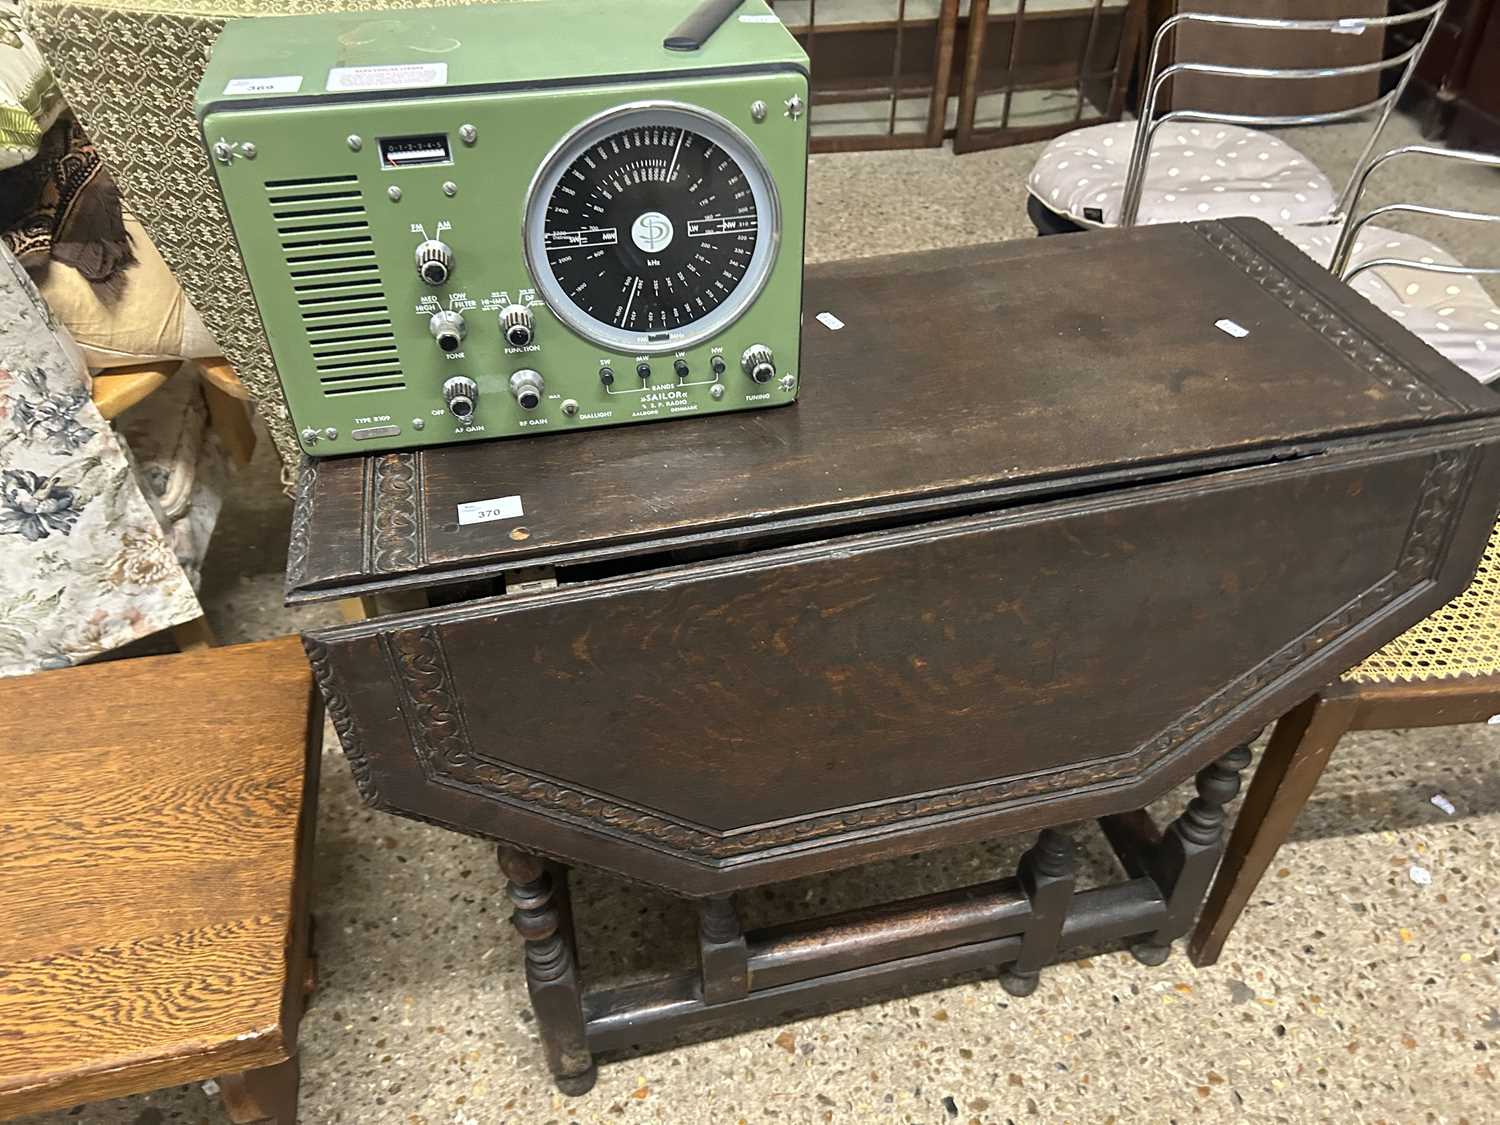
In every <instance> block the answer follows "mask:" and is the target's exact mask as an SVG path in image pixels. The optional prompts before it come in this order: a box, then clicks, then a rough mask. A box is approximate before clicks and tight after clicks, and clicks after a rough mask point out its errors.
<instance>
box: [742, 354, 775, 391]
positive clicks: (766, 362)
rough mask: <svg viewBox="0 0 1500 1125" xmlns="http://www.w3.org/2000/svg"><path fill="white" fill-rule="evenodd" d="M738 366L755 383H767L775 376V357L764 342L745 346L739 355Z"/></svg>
mask: <svg viewBox="0 0 1500 1125" xmlns="http://www.w3.org/2000/svg"><path fill="white" fill-rule="evenodd" d="M740 366H741V367H743V368H744V369H745V374H746V375H748V376H750V378H752V379H754V380H755V381H756V382H757V383H769V382H770V381H771V380H772V379H774V378H776V358H775V357H774V356H773V355H772V354H771V349H770V348H768V347H766V346H765V345H764V344H751V345H750V346H749V347H748V348H746V349H745V350H744V352H743V353H741V355H740Z"/></svg>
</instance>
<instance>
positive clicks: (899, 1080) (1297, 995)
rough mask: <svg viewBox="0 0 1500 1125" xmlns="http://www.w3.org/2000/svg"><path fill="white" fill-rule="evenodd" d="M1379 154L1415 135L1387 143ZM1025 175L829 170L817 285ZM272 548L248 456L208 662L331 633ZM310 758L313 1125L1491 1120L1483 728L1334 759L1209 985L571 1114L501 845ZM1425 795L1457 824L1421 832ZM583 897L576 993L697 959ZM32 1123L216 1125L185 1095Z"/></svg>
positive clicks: (623, 1093)
mask: <svg viewBox="0 0 1500 1125" xmlns="http://www.w3.org/2000/svg"><path fill="white" fill-rule="evenodd" d="M1394 133H1395V135H1396V136H1398V137H1402V138H1403V139H1404V138H1405V135H1407V134H1410V133H1411V130H1410V128H1409V126H1408V125H1407V124H1405V123H1404V122H1397V123H1396V126H1395V127H1394ZM1297 143H1298V144H1299V145H1300V146H1301V147H1302V148H1303V149H1304V150H1305V151H1306V152H1307V153H1308V154H1309V155H1310V156H1312V157H1313V158H1314V160H1316V161H1317V162H1318V163H1319V164H1320V165H1321V166H1323V167H1324V168H1325V169H1327V170H1328V171H1329V172H1330V174H1332V175H1335V176H1337V174H1339V173H1340V171H1341V170H1343V169H1347V167H1348V166H1349V164H1350V162H1352V160H1353V156H1354V149H1355V142H1354V140H1353V139H1352V136H1351V130H1349V129H1348V128H1339V129H1324V130H1312V131H1304V133H1302V134H1299V136H1298V137H1297ZM1037 150H1038V146H1030V147H1027V148H1015V149H1007V150H1002V151H998V152H993V153H987V154H981V155H974V156H967V157H962V158H958V159H955V158H954V157H953V156H952V154H951V153H948V152H926V151H919V152H909V153H884V154H860V155H846V156H837V157H832V156H820V157H816V158H814V160H813V162H812V179H811V189H810V193H809V194H810V204H811V208H810V213H811V218H810V221H809V228H810V229H809V235H810V251H809V253H810V257H811V258H813V259H814V260H821V259H828V258H833V257H838V256H844V255H850V254H869V253H880V252H888V251H895V250H903V249H911V248H918V247H941V246H949V245H957V244H961V243H967V242H978V241H986V240H992V239H1003V238H1015V237H1026V236H1029V234H1030V228H1029V226H1028V225H1027V223H1026V220H1025V218H1024V214H1023V203H1024V197H1023V189H1022V183H1023V181H1024V177H1025V173H1026V171H1027V170H1028V169H1029V167H1030V165H1031V163H1032V161H1033V160H1034V159H1035V156H1036V153H1037ZM1405 175H1406V176H1407V179H1406V180H1405V181H1404V182H1405V184H1406V186H1417V187H1421V186H1427V187H1431V186H1432V185H1433V183H1434V180H1433V179H1432V175H1433V174H1432V172H1431V171H1428V172H1426V173H1424V174H1422V175H1421V176H1416V175H1413V174H1412V173H1410V172H1408V173H1405ZM1445 175H1446V174H1445ZM1442 186H1443V187H1444V190H1445V194H1446V195H1447V196H1448V197H1449V198H1450V199H1454V200H1455V201H1459V202H1462V201H1463V200H1465V199H1468V200H1473V201H1477V200H1479V199H1481V198H1483V196H1484V195H1485V194H1488V195H1489V198H1490V202H1491V203H1492V204H1493V202H1494V198H1495V196H1494V193H1495V192H1496V190H1497V184H1496V182H1495V180H1494V179H1493V178H1490V177H1484V176H1472V175H1447V179H1446V180H1445V182H1444V183H1443V185H1442ZM1486 233H1487V234H1488V232H1486ZM1455 249H1459V247H1455ZM1484 251H1488V252H1489V253H1488V260H1489V261H1491V262H1494V263H1500V238H1497V237H1495V236H1490V237H1489V241H1488V242H1484V241H1481V240H1480V239H1477V238H1476V239H1471V240H1469V241H1467V242H1465V243H1464V247H1463V249H1462V250H1461V252H1462V253H1463V254H1464V256H1465V257H1466V258H1468V259H1469V260H1470V261H1474V262H1477V261H1479V260H1480V255H1481V254H1482V253H1483V252H1484ZM263 453H264V451H263ZM288 519H289V507H288V504H287V502H286V500H285V499H284V498H283V497H282V495H281V494H280V492H279V490H278V489H277V487H276V473H275V466H274V465H273V464H272V463H271V461H270V459H269V457H268V456H265V455H263V456H262V457H261V458H260V459H259V460H258V461H257V462H256V464H255V465H254V466H253V467H252V469H251V470H250V471H248V472H247V473H244V474H242V475H241V477H240V478H239V480H238V482H237V485H236V487H235V490H234V493H233V495H232V496H231V497H230V498H229V502H228V503H227V505H226V507H225V510H224V514H223V517H222V519H221V522H220V529H219V531H218V532H217V533H216V537H215V540H214V545H213V549H212V553H211V555H210V559H209V564H208V567H207V570H206V575H207V577H206V586H205V591H204V592H205V598H206V600H207V603H208V605H209V608H210V615H211V618H212V620H213V624H214V626H215V628H216V629H217V630H218V632H219V635H220V636H221V637H222V638H224V639H225V640H229V641H238V640H248V639H253V638H258V637H266V636H272V635H275V634H278V633H283V632H288V631H293V630H296V629H298V628H302V627H305V626H309V625H312V624H315V623H321V622H326V621H332V620H335V619H336V617H337V614H336V613H335V611H334V610H332V608H331V607H319V608H312V609H304V610H300V611H296V612H291V611H287V610H285V609H283V608H282V607H281V606H280V592H281V582H282V579H281V570H282V566H283V563H284V558H285V552H284V544H285V540H286V529H287V523H288ZM324 755H325V762H324V766H325V770H324V782H323V787H322V794H321V801H322V804H321V812H320V819H319V829H318V831H319V841H318V845H319V846H318V860H317V872H316V879H317V888H318V889H317V896H316V900H315V908H316V911H317V914H318V916H319V919H320V929H319V938H320V943H319V944H320V948H319V954H320V960H321V973H322V980H321V986H320V990H319V992H318V994H317V996H316V997H315V1000H314V1003H313V1006H312V1008H311V1010H310V1011H309V1012H308V1014H307V1017H306V1020H305V1022H304V1023H303V1032H302V1049H303V1054H302V1058H303V1080H302V1107H303V1109H302V1120H303V1121H304V1122H307V1123H309V1125H323V1123H365V1122H372V1123H384V1122H391V1123H401V1125H438V1123H440V1122H452V1123H474V1125H480V1123H482V1125H489V1123H498V1122H516V1123H521V1125H552V1123H556V1125H562V1123H565V1122H631V1121H639V1122H681V1123H684V1125H709V1123H715V1125H716V1123H719V1122H724V1123H728V1125H736V1123H738V1125H761V1123H765V1122H798V1123H800V1122H812V1123H819V1122H838V1123H864V1122H874V1121H891V1122H920V1123H927V1122H931V1123H934V1125H940V1123H947V1122H954V1121H956V1122H959V1123H961V1125H974V1123H983V1125H991V1123H994V1125H1000V1123H1004V1122H1021V1121H1039V1122H1101V1123H1102V1122H1121V1123H1125V1122H1131V1123H1134V1122H1156V1121H1161V1122H1167V1121H1172V1122H1178V1121H1189V1120H1192V1121H1233V1122H1273V1121H1274V1122H1321V1121H1330V1122H1339V1123H1341V1125H1343V1123H1348V1122H1393V1123H1394V1122H1415V1121H1426V1122H1444V1123H1449V1122H1451V1123H1459V1122H1469V1123H1472V1125H1480V1123H1482V1122H1495V1121H1500V1081H1497V1077H1496V1075H1497V1072H1500V971H1497V962H1500V950H1497V944H1500V731H1497V730H1496V728H1486V727H1466V728H1455V729H1447V730H1436V731H1424V732H1390V733H1380V734H1371V735H1364V736H1352V737H1350V738H1349V739H1347V740H1346V741H1345V743H1344V745H1343V747H1342V749H1341V750H1340V751H1339V753H1338V755H1337V756H1336V758H1335V760H1334V762H1333V764H1332V766H1331V767H1330V770H1329V773H1328V775H1327V776H1326V777H1325V779H1324V782H1323V784H1322V787H1321V788H1320V790H1319V792H1318V794H1317V796H1316V797H1315V799H1314V800H1313V802H1312V804H1311V806H1310V807H1309V809H1308V810H1307V812H1306V813H1305V814H1304V816H1303V817H1302V819H1301V822H1300V823H1299V825H1298V828H1297V831H1296V836H1295V840H1294V842H1293V843H1292V844H1291V845H1290V846H1289V847H1288V848H1287V849H1285V850H1284V851H1283V853H1282V855H1281V857H1280V859H1279V861H1278V863H1277V864H1276V866H1275V867H1274V868H1273V870H1272V872H1271V873H1270V875H1269V876H1268V878H1267V880H1266V882H1265V884H1264V886H1263V888H1262V889H1261V891H1260V893H1259V894H1258V895H1257V896H1256V898H1255V901H1254V902H1253V904H1252V906H1251V908H1250V909H1249V911H1248V912H1247V914H1246V916H1245V918H1244V920H1243V921H1242V923H1241V925H1240V927H1239V930H1238V931H1237V933H1236V934H1235V936H1234V938H1233V939H1232V941H1231V943H1230V945H1229V947H1228V949H1227V950H1226V952H1225V955H1224V958H1223V960H1222V961H1221V962H1220V964H1219V965H1218V966H1216V967H1214V968H1212V969H1207V970H1202V971H1199V970H1196V969H1193V968H1192V967H1191V966H1190V965H1189V964H1188V963H1187V961H1186V958H1185V957H1184V956H1183V955H1182V954H1181V953H1180V952H1178V953H1176V954H1175V955H1174V957H1173V959H1172V960H1171V961H1169V962H1168V963H1167V965H1165V966H1164V967H1161V968H1159V969H1147V968H1144V967H1142V966H1140V965H1137V964H1136V963H1135V962H1134V961H1132V960H1131V959H1130V958H1129V957H1128V956H1127V955H1125V954H1121V953H1103V954H1100V955H1098V956H1096V957H1094V958H1092V959H1090V960H1086V961H1082V962H1078V963H1074V964H1068V965H1063V966H1060V967H1057V968H1054V969H1052V970H1049V971H1048V972H1046V973H1044V974H1043V979H1042V985H1041V988H1040V989H1039V990H1038V991H1037V993H1036V994H1035V995H1034V996H1032V997H1030V998H1029V999H1026V1000H1015V999H1012V998H1011V997H1009V996H1007V995H1006V994H1005V993H1004V992H1003V991H1002V990H1001V989H1000V988H999V986H998V985H997V984H995V983H994V982H993V981H988V980H970V981H967V982H963V983H958V984H955V985H953V986H951V987H949V988H946V989H943V990H941V991H935V992H930V993H926V994H923V995H918V996H913V997H903V998H898V999H892V1000H887V1001H885V1002H884V1003H879V1004H873V1005H871V1006H869V1007H865V1008H861V1009H858V1010H853V1011H846V1012H842V1013H838V1014H834V1015H829V1016H823V1017H819V1018H813V1019H807V1020H802V1021H798V1022H795V1023H787V1024H778V1025H773V1026H769V1027H765V1028H761V1029H759V1030H753V1031H747V1032H745V1033H743V1034H740V1035H736V1036H733V1037H731V1038H726V1039H721V1040H718V1041H716V1042H711V1043H705V1044H698V1045H694V1046H686V1047H682V1048H679V1049H676V1050H672V1051H668V1052H663V1053H659V1054H655V1055H650V1056H646V1057H641V1058H636V1059H629V1060H625V1061H618V1062H614V1063H611V1064H607V1065H605V1066H603V1067H602V1068H601V1071H600V1076H599V1082H598V1085H597V1086H596V1088H595V1089H594V1091H593V1092H592V1093H590V1094H588V1095H586V1096H585V1097H583V1098H579V1099H564V1098H562V1097H561V1096H559V1095H558V1094H557V1093H556V1092H555V1091H554V1089H553V1087H552V1085H551V1082H550V1080H549V1078H548V1076H547V1074H546V1072H545V1068H544V1067H543V1065H542V1063H541V1057H540V1052H539V1049H538V1045H537V1042H536V1036H535V1032H534V1025H533V1021H532V1017H531V1015H530V1012H529V1010H528V1007H527V1003H526V994H525V986H524V983H523V981H522V975H521V967H520V958H519V948H518V942H517V941H516V939H515V938H514V936H513V934H512V933H511V931H510V929H509V927H508V925H507V924H506V917H507V915H508V907H507V904H506V902H505V900H504V896H503V892H502V882H501V878H500V875H499V872H498V870H497V869H496V866H495V863H494V858H493V852H492V850H491V848H490V847H489V846H488V845H486V844H483V843H481V842H479V841H475V840H470V839H466V838H463V837H459V836H455V835H452V834H450V833H447V832H444V831H441V830H438V829H435V828H431V827H427V826H425V825H420V824H414V823H410V822H407V821H403V820H399V819H397V818H395V817H392V816H388V815H383V814H376V813H372V812H369V811H367V810H365V809H364V808H363V807H362V806H361V805H360V804H359V802H358V800H357V798H356V795H355V793H354V789H353V786H352V784H351V782H350V779H349V774H348V770H347V768H346V767H345V765H344V762H343V760H342V756H341V754H340V752H339V750H338V748H337V743H336V741H335V740H333V738H332V736H331V734H330V736H329V741H328V745H327V747H326V748H325V751H324ZM1438 793H1441V794H1444V795H1445V796H1446V797H1447V798H1448V799H1449V800H1450V801H1451V802H1452V804H1453V805H1454V806H1455V809H1456V811H1455V812H1454V813H1453V814H1452V815H1448V814H1446V813H1444V812H1442V811H1441V810H1440V809H1439V808H1437V807H1435V806H1434V805H1433V804H1432V803H1431V801H1430V798H1432V797H1433V795H1435V794H1438ZM1185 799H1186V794H1184V793H1178V794H1175V795H1173V796H1172V797H1171V798H1169V799H1168V800H1166V801H1165V802H1163V807H1162V809H1160V810H1158V811H1159V813H1160V814H1161V815H1162V816H1163V817H1165V816H1170V815H1172V814H1173V813H1175V811H1176V809H1177V808H1178V807H1180V805H1181V803H1182V802H1183V801H1184V800H1185ZM1028 843H1029V841H1025V840H1016V841H1003V842H1000V843H997V844H994V845H990V846H983V847H973V848H965V849H959V850H954V851H949V852H943V853H940V854H937V855H932V856H927V857H924V858H922V859H921V860H913V861H908V862H903V863H888V864H882V865H879V866H878V867H872V868H869V869H865V870H860V871H854V872H849V873H845V874H842V875H838V876H835V877H829V878H820V879H811V880H806V881H803V882H800V883H796V884H792V885H788V886H784V887H779V888H776V889H774V890H772V891H767V892H764V893H758V894H755V895H750V896H747V901H746V903H745V912H746V914H747V915H748V916H749V917H750V919H751V920H759V919H766V918H769V917H776V916H787V915H791V914H796V913H799V912H803V913H816V912H824V911H827V910H830V909H835V908H838V907H840V906H844V905H849V904H853V903H857V902H863V901H874V900H878V899H880V898H882V897H892V896H896V895H902V894H909V893H918V892H920V891H923V890H930V889H935V888H938V887H942V886H955V885H959V884H961V883H966V882H973V881H977V880H979V879H981V878H988V877H993V876H994V875H995V874H1001V873H1008V872H1009V871H1010V870H1011V869H1012V868H1013V865H1014V863H1015V860H1016V858H1017V856H1018V855H1019V853H1020V851H1021V850H1023V848H1024V847H1025V846H1026V845H1027V844H1028ZM1087 843H1088V850H1087V855H1086V859H1085V864H1084V867H1085V870H1086V871H1087V872H1088V873H1089V875H1090V876H1091V877H1093V878H1095V879H1104V878H1109V877H1111V874H1110V871H1111V861H1110V860H1109V859H1108V856H1107V852H1106V851H1105V849H1104V845H1103V841H1102V840H1101V839H1099V838H1098V837H1097V836H1095V837H1094V838H1091V839H1090V840H1088V841H1087ZM1414 866H1416V867H1421V868H1425V869H1426V870H1427V871H1428V872H1430V873H1431V877H1432V878H1431V882H1430V884H1428V885H1421V884H1418V883H1417V882H1415V881H1414V880H1413V878H1412V874H1411V873H1412V869H1413V867H1414ZM576 888H577V889H576V891H575V899H576V900H578V901H580V902H581V903H582V904H583V905H582V906H581V908H580V918H579V925H580V930H581V934H580V939H581V942H582V946H583V948H582V960H583V969H584V972H585V974H586V975H587V976H588V977H590V978H592V979H599V978H603V977H620V976H624V975H633V974H636V973H640V972H645V971H649V970H650V969H652V968H653V967H661V966H665V965H667V964H670V963H672V962H673V961H674V960H677V959H680V958H683V957H690V956H691V942H692V938H693V923H692V920H691V918H690V916H689V913H688V912H687V911H684V910H682V909H680V908H679V907H678V905H677V904H675V903H674V902H672V901H671V900H670V899H666V898H664V897H663V896H661V895H659V894H656V893H654V892H651V891H648V890H642V889H640V888H637V887H634V886H631V885H628V884H625V883H622V882H620V881H619V880H617V879H614V878H611V877H609V876H605V875H600V874H595V873H591V872H584V873H582V874H581V875H580V876H579V877H578V879H577V882H576ZM25 1120H26V1121H27V1122H29V1123H30V1125H44V1123H45V1125H63V1123H65V1122H77V1123H97V1125H104V1123H109V1125H126V1123H129V1125H159V1123H162V1122H209V1123H214V1125H218V1123H221V1122H224V1121H226V1120H227V1118H226V1117H225V1116H224V1114H223V1112H222V1110H221V1109H220V1107H219V1104H218V1102H217V1100H216V1099H215V1098H214V1097H212V1096H210V1094H209V1093H208V1092H205V1090H204V1089H203V1088H201V1087H198V1086H191V1087H183V1088H179V1089H175V1090H168V1091H162V1092H159V1093H156V1094H151V1095H146V1096H141V1097H135V1098H128V1099H122V1100H118V1101H113V1102H108V1103H100V1104H96V1105H90V1106H85V1107H82V1108H80V1109H76V1110H73V1111H71V1112H67V1113H57V1114H51V1115H44V1116H39V1117H32V1118H27V1119H25Z"/></svg>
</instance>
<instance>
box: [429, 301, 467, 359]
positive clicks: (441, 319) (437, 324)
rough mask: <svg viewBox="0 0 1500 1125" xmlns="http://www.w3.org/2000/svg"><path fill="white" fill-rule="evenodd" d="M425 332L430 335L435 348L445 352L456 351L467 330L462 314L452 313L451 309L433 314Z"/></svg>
mask: <svg viewBox="0 0 1500 1125" xmlns="http://www.w3.org/2000/svg"><path fill="white" fill-rule="evenodd" d="M427 330H428V331H429V332H431V333H432V338H433V339H434V340H436V341H437V346H438V347H440V348H442V349H443V351H445V352H456V351H458V349H459V346H460V345H461V344H462V343H463V342H464V336H465V334H466V333H467V332H468V328H467V327H466V326H465V325H464V316H463V313H458V312H454V311H453V310H452V309H447V310H445V311H443V312H440V313H433V314H432V319H431V320H429V321H428V322H427Z"/></svg>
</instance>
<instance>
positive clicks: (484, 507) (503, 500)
mask: <svg viewBox="0 0 1500 1125" xmlns="http://www.w3.org/2000/svg"><path fill="white" fill-rule="evenodd" d="M525 514H526V512H525V510H524V509H523V508H522V507H521V498H520V497H519V496H497V497H495V498H494V499H493V500H470V501H469V502H468V503H466V504H460V505H459V506H458V524H459V526H460V527H467V526H468V525H469V524H471V523H494V522H495V521H496V520H516V519H520V518H521V517H522V516H524V515H525Z"/></svg>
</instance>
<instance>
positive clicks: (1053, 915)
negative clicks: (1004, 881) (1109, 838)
mask: <svg viewBox="0 0 1500 1125" xmlns="http://www.w3.org/2000/svg"><path fill="white" fill-rule="evenodd" d="M1073 871H1074V863H1073V841H1072V839H1071V838H1070V837H1069V835H1068V833H1067V830H1066V829H1063V828H1047V829H1043V831H1042V834H1041V835H1040V836H1038V837H1037V841H1036V843H1035V844H1034V845H1033V846H1032V848H1031V849H1030V850H1029V851H1028V852H1027V853H1026V854H1025V855H1024V856H1022V857H1021V864H1020V867H1019V869H1018V870H1017V872H1016V876H1017V878H1019V879H1020V880H1021V889H1022V890H1024V891H1025V892H1026V897H1027V898H1028V899H1030V900H1031V918H1030V920H1029V921H1028V922H1027V923H1026V932H1025V933H1024V934H1023V935H1022V937H1021V955H1020V956H1019V957H1017V958H1016V960H1015V962H1014V963H1013V964H1012V965H1010V966H1009V967H1008V968H1007V969H1006V970H1005V972H1003V973H1002V974H1001V975H1000V987H1002V988H1004V989H1005V991H1006V992H1009V993H1010V994H1011V995H1012V996H1030V995H1031V994H1032V993H1033V992H1035V991H1036V986H1037V982H1038V981H1039V980H1040V979H1041V972H1042V966H1043V965H1045V964H1047V963H1048V962H1049V961H1051V960H1053V959H1054V958H1055V957H1056V956H1057V944H1058V939H1059V938H1061V937H1062V928H1063V922H1064V921H1065V920H1066V919H1067V917H1068V903H1069V902H1070V901H1071V900H1072V898H1073Z"/></svg>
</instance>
